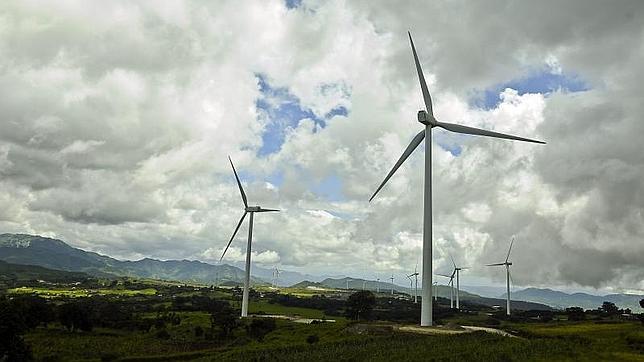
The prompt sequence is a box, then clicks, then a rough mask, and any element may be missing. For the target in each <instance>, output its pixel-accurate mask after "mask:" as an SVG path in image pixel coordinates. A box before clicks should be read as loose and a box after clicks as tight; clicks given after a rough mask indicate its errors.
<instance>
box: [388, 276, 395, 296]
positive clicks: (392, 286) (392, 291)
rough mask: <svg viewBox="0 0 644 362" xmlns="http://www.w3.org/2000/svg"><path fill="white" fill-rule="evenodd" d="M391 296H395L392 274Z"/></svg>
mask: <svg viewBox="0 0 644 362" xmlns="http://www.w3.org/2000/svg"><path fill="white" fill-rule="evenodd" d="M389 279H391V295H394V275H393V274H391V278H389Z"/></svg>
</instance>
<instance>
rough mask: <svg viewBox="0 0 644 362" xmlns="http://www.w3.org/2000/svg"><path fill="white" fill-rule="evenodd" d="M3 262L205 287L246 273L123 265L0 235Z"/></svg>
mask: <svg viewBox="0 0 644 362" xmlns="http://www.w3.org/2000/svg"><path fill="white" fill-rule="evenodd" d="M0 260H3V261H5V262H9V263H13V264H23V265H37V266H41V267H45V268H49V269H55V270H64V271H72V272H83V273H87V274H90V275H93V276H99V277H109V276H129V277H135V278H149V279H163V280H176V281H183V282H192V283H202V284H215V283H217V282H219V283H226V282H233V283H243V280H244V271H243V270H241V269H239V268H237V267H234V266H230V265H226V264H224V265H212V264H207V263H203V262H200V261H194V260H193V261H191V260H167V261H162V260H155V259H149V258H146V259H141V260H137V261H122V260H117V259H114V258H111V257H109V256H105V255H100V254H97V253H93V252H88V251H85V250H81V249H77V248H74V247H71V246H69V245H68V244H66V243H65V242H63V241H61V240H57V239H51V238H45V237H41V236H34V235H25V234H0ZM252 282H253V283H254V284H266V283H265V282H264V281H263V280H261V279H258V278H252Z"/></svg>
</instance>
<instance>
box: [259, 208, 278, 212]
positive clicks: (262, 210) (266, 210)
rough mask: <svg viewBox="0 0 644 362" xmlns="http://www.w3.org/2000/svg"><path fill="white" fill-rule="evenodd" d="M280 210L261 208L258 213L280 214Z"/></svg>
mask: <svg viewBox="0 0 644 362" xmlns="http://www.w3.org/2000/svg"><path fill="white" fill-rule="evenodd" d="M278 211H280V210H278V209H262V208H261V207H260V208H259V210H257V211H256V212H278Z"/></svg>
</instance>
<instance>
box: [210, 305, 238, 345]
mask: <svg viewBox="0 0 644 362" xmlns="http://www.w3.org/2000/svg"><path fill="white" fill-rule="evenodd" d="M209 312H210V328H211V329H214V328H215V327H218V328H219V334H220V335H221V336H222V337H224V338H225V337H228V336H229V335H230V334H231V333H232V331H233V330H234V329H235V328H236V327H237V311H236V310H234V309H233V308H232V307H231V306H230V304H229V303H228V302H225V301H214V300H213V303H212V305H211V306H210V307H209Z"/></svg>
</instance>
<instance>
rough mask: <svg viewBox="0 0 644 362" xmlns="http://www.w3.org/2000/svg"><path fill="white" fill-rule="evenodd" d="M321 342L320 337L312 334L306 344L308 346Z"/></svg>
mask: <svg viewBox="0 0 644 362" xmlns="http://www.w3.org/2000/svg"><path fill="white" fill-rule="evenodd" d="M319 340H320V337H318V336H317V335H315V334H311V335H310V336H308V337H306V343H308V344H314V343H317V342H318V341H319Z"/></svg>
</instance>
